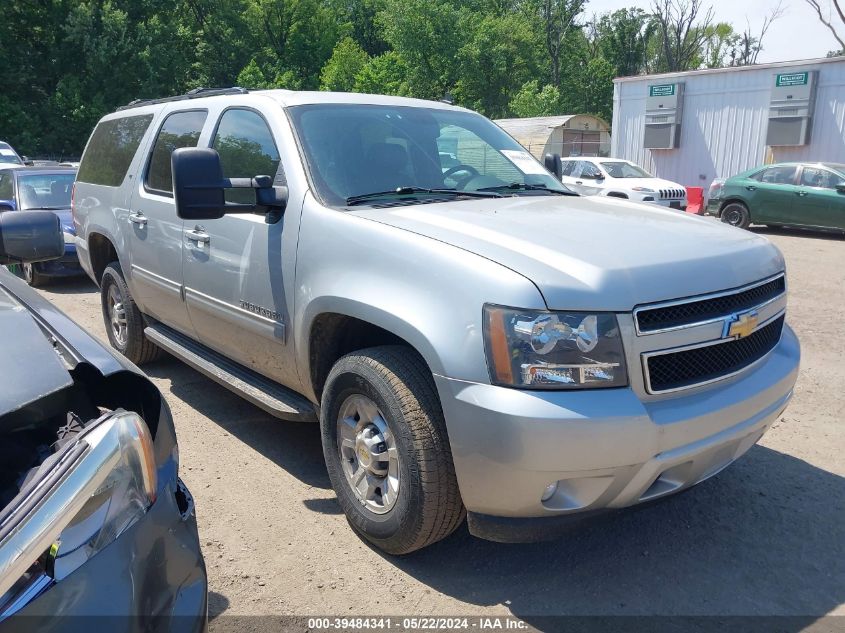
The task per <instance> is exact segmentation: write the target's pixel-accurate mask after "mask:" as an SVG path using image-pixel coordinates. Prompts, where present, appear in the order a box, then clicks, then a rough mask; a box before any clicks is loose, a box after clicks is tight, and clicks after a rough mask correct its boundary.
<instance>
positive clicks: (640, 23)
mask: <svg viewBox="0 0 845 633" xmlns="http://www.w3.org/2000/svg"><path fill="white" fill-rule="evenodd" d="M594 23H595V35H594V36H595V38H596V40H597V44H598V51H599V52H600V53H601V55H602V56H603V57H604V58H605V59H606V60H607V61H609V62H610V63H611V64H612V65H613V67H614V68H615V69H616V74H617V75H621V76H632V75H639V74H640V73H643V72H645V71H646V65H647V62H648V43H649V40H650V39H651V38H652V37H653V36H654V33H655V30H656V28H657V25H656V24H655V23H654V21H653V20H651V18H650V16H649V15H648V14H647V13H646V12H645V11H643V10H642V9H638V8H632V9H620V10H618V11H614V12H613V13H610V14H605V15H603V16H601V18H600V19H598V20H594Z"/></svg>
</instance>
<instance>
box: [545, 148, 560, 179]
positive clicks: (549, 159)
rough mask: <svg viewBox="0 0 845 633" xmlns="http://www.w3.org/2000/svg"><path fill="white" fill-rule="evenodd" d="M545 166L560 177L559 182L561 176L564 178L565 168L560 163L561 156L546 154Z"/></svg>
mask: <svg viewBox="0 0 845 633" xmlns="http://www.w3.org/2000/svg"><path fill="white" fill-rule="evenodd" d="M543 164H544V165H545V166H546V169H548V170H549V171H550V172H552V173H553V174H554V175H555V176H557V177H558V180H560V178H561V176H563V166H562V165H561V162H560V154H546V155H545V156H544V157H543Z"/></svg>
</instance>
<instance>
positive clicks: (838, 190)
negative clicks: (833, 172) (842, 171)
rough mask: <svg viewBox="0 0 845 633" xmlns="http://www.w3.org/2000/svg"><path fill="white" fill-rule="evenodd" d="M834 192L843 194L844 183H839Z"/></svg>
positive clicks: (844, 189)
mask: <svg viewBox="0 0 845 633" xmlns="http://www.w3.org/2000/svg"><path fill="white" fill-rule="evenodd" d="M836 192H837V193H845V182H840V183H839V184H838V185H836Z"/></svg>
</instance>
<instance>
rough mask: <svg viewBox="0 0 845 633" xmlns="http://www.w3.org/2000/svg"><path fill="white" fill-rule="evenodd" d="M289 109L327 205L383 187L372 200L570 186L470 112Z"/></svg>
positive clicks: (531, 191) (437, 198)
mask: <svg viewBox="0 0 845 633" xmlns="http://www.w3.org/2000/svg"><path fill="white" fill-rule="evenodd" d="M289 112H290V113H291V119H292V121H293V124H294V127H295V129H296V132H297V135H298V136H299V139H300V142H301V143H302V145H303V148H304V150H305V155H306V162H307V166H308V169H309V172H310V174H311V179H312V182H313V185H314V188H315V189H316V194H317V195H318V197H319V198H320V199H321V200H322V201H323V202H324V203H325V204H328V205H334V206H343V205H346V204H348V203H349V201H350V200H355V198H356V197H359V196H366V195H367V194H374V193H379V192H381V193H383V195H379V196H376V197H375V198H372V199H371V200H367V201H366V203H367V204H379V205H384V204H385V203H388V204H391V203H397V204H399V203H407V202H408V201H413V202H440V201H442V200H443V199H444V194H449V193H451V194H452V195H453V199H458V198H459V197H462V196H460V194H459V193H456V192H467V195H466V197H469V194H470V193H471V192H476V195H480V194H479V192H490V191H491V190H494V189H496V188H498V187H502V188H506V193H507V194H508V195H548V193H549V192H548V191H545V189H551V190H553V191H554V192H566V191H567V190H566V189H565V188H564V187H563V185H562V184H561V183H560V182H559V181H558V180H556V179H555V177H554V176H552V175H551V174H549V172H548V171H546V169H545V168H544V167H543V166H542V165H541V164H540V163H539V162H537V160H536V159H534V157H533V156H531V155H530V154H529V153H528V152H526V151H525V149H524V148H523V147H522V146H520V145H519V144H517V142H516V141H514V140H513V139H511V138H510V137H509V136H508V135H507V134H505V132H503V131H502V130H501V129H500V128H499V127H497V126H496V125H495V124H494V123H493V122H491V121H489V120H488V119H485V118H484V117H482V116H481V115H478V114H474V113H471V112H462V111H457V110H446V109H443V110H441V109H435V108H417V107H407V106H382V105H349V104H315V105H304V106H296V107H292V108H290V110H289ZM526 185H528V186H529V187H533V188H529V187H526ZM398 188H401V189H403V191H402V192H396V191H395V190H396V189H398ZM421 190H427V191H421ZM444 190H452V191H451V192H450V191H444ZM488 195H491V194H489V193H488ZM494 195H495V194H494ZM367 197H368V198H369V196H367Z"/></svg>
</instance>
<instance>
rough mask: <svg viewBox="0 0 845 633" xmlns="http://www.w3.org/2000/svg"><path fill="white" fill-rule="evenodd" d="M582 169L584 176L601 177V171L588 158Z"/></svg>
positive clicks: (582, 175)
mask: <svg viewBox="0 0 845 633" xmlns="http://www.w3.org/2000/svg"><path fill="white" fill-rule="evenodd" d="M582 165H583V167H582V169H581V177H582V178H601V171H600V170H599V168H598V167H596V166H595V165H594V164H593V163H591V162H590V161H588V160H585V161H583V163H582Z"/></svg>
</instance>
